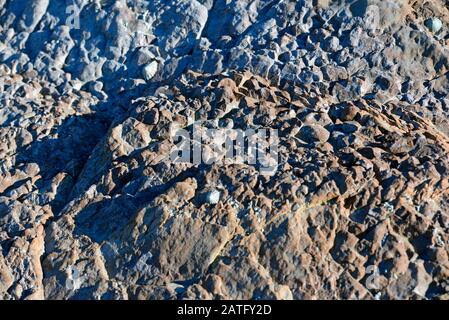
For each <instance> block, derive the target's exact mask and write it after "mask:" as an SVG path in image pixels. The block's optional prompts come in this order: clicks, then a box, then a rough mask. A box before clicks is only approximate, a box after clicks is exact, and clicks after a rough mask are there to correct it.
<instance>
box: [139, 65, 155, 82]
mask: <svg viewBox="0 0 449 320" xmlns="http://www.w3.org/2000/svg"><path fill="white" fill-rule="evenodd" d="M157 67H158V65H157V62H156V61H151V62H150V63H148V64H147V65H145V67H143V70H142V75H143V77H144V79H145V80H146V81H150V80H151V79H152V78H153V77H154V76H155V75H156V72H157Z"/></svg>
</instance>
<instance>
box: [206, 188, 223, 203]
mask: <svg viewBox="0 0 449 320" xmlns="http://www.w3.org/2000/svg"><path fill="white" fill-rule="evenodd" d="M220 196H221V193H220V191H218V190H213V191H211V192H208V193H207V196H206V201H207V203H210V204H217V203H218V201H220Z"/></svg>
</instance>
